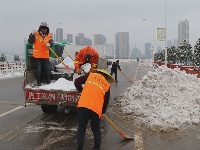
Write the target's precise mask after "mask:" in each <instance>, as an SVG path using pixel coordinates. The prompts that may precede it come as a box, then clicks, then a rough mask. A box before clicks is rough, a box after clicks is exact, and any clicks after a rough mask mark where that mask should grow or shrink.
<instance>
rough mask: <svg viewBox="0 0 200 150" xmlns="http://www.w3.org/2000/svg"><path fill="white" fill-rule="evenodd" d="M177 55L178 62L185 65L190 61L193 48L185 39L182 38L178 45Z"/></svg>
mask: <svg viewBox="0 0 200 150" xmlns="http://www.w3.org/2000/svg"><path fill="white" fill-rule="evenodd" d="M177 56H178V60H179V61H180V63H183V64H185V65H187V64H188V63H192V62H193V50H192V47H191V44H189V43H187V41H186V40H183V42H182V43H181V45H180V46H179V47H178V51H177Z"/></svg>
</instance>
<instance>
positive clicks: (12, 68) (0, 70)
mask: <svg viewBox="0 0 200 150" xmlns="http://www.w3.org/2000/svg"><path fill="white" fill-rule="evenodd" d="M24 71H25V63H6V64H1V65H0V76H5V75H12V76H14V75H15V74H18V73H24Z"/></svg>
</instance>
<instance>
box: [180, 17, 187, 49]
mask: <svg viewBox="0 0 200 150" xmlns="http://www.w3.org/2000/svg"><path fill="white" fill-rule="evenodd" d="M183 40H186V41H187V42H188V43H189V21H188V20H187V19H185V21H180V22H179V24H178V46H179V45H180V44H181V42H182V41H183Z"/></svg>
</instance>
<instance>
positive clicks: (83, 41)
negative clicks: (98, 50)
mask: <svg viewBox="0 0 200 150" xmlns="http://www.w3.org/2000/svg"><path fill="white" fill-rule="evenodd" d="M75 44H76V45H83V46H86V45H92V40H91V39H89V38H86V37H85V36H84V33H79V34H78V36H75Z"/></svg>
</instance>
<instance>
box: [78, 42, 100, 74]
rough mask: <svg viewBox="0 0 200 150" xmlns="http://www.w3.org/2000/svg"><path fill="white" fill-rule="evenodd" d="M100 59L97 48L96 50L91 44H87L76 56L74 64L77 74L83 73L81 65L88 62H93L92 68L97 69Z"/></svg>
mask: <svg viewBox="0 0 200 150" xmlns="http://www.w3.org/2000/svg"><path fill="white" fill-rule="evenodd" d="M98 59H99V54H98V52H97V50H95V49H94V48H92V47H91V46H87V47H85V48H83V49H81V50H80V51H79V52H78V53H77V54H76V57H75V60H74V66H75V72H76V73H77V74H80V73H81V69H80V67H81V65H84V64H86V63H90V64H91V69H90V70H93V69H96V68H97V65H98Z"/></svg>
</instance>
